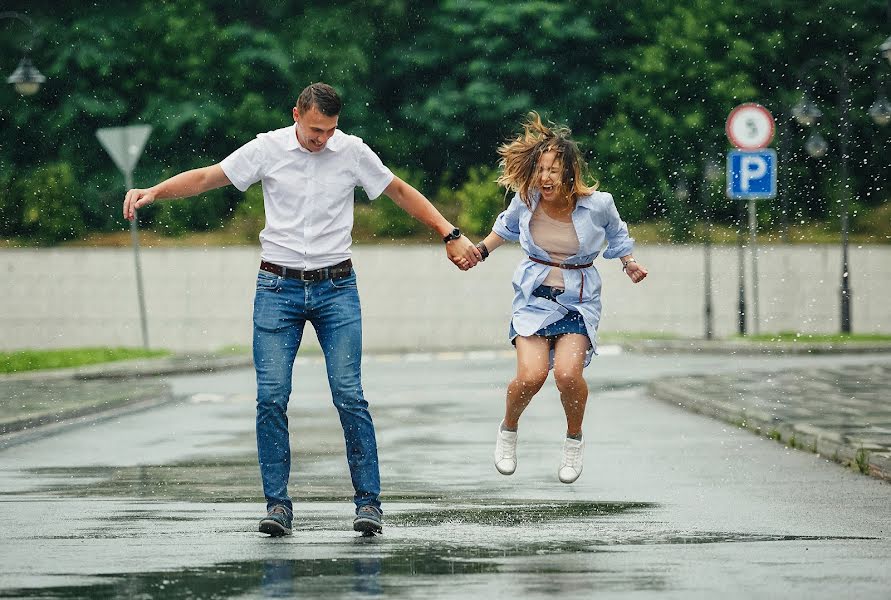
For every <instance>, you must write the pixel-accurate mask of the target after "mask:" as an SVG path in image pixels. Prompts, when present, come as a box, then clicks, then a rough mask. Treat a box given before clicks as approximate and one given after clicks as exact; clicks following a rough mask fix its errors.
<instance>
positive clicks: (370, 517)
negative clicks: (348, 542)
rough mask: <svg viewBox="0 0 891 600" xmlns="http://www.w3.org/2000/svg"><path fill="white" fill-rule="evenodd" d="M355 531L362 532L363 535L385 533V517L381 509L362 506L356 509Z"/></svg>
mask: <svg viewBox="0 0 891 600" xmlns="http://www.w3.org/2000/svg"><path fill="white" fill-rule="evenodd" d="M353 530H355V531H361V532H362V535H374V534H375V533H383V530H384V517H383V513H382V512H381V509H379V508H377V507H376V506H370V505H369V506H360V507H359V508H358V509H356V518H355V519H353Z"/></svg>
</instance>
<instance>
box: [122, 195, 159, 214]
mask: <svg viewBox="0 0 891 600" xmlns="http://www.w3.org/2000/svg"><path fill="white" fill-rule="evenodd" d="M155 195H156V192H154V191H152V188H149V189H146V190H143V189H139V188H134V189H132V190H130V191H129V192H127V195H126V196H125V197H124V218H125V219H127V220H128V221H132V220H133V219H135V218H136V209H139V208H142V207H143V206H148V205H149V204H151V203H152V202H154V201H155Z"/></svg>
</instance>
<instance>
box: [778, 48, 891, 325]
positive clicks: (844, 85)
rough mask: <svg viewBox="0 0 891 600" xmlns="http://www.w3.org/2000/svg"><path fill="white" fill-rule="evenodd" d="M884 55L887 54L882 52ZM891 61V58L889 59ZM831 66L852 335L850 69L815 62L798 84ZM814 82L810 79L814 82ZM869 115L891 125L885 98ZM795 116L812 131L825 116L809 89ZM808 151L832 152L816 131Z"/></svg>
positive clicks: (845, 314)
mask: <svg viewBox="0 0 891 600" xmlns="http://www.w3.org/2000/svg"><path fill="white" fill-rule="evenodd" d="M885 45H888V50H887V55H891V38H889V41H888V42H885V44H884V45H883V47H884V46H885ZM883 52H884V50H883ZM889 61H891V58H889ZM817 66H829V67H834V68H830V69H824V70H823V71H822V72H821V74H822V75H824V76H826V77H827V79H829V80H830V81H831V82H832V83H834V84H835V86H836V91H837V92H838V111H839V133H838V139H839V142H838V143H839V154H840V155H841V174H840V175H841V185H842V186H843V189H844V192H843V194H842V214H841V245H842V270H841V288H840V294H841V298H840V308H841V332H842V333H851V294H852V290H851V286H850V269H849V261H848V229H849V227H848V220H849V215H848V212H849V209H850V201H851V186H850V181H849V175H848V160H849V158H850V157H849V156H848V148H849V144H850V139H851V119H850V115H849V107H850V103H851V87H850V79H849V77H848V72H849V71H850V65H849V64H848V62H847V61H846V60H844V59H839V58H831V59H813V60H809V61H808V62H806V63H805V64H804V66H803V67H802V68H801V69H800V70H799V75H798V81H799V82H801V81H804V76H805V75H806V74H809V73H810V72H811V70H812V69H813V68H814V67H817ZM812 81H813V79H811V82H812ZM869 115H870V117H872V120H873V121H874V122H875V123H876V124H879V125H884V124H887V123H888V122H891V104H889V103H888V100H887V99H886V98H884V97H882V98H880V99H878V100H876V101H875V102H874V103H873V105H872V107H870V109H869ZM792 116H793V117H794V118H795V120H796V121H798V123H799V124H801V125H802V126H804V127H813V126H814V125H816V123H817V121H819V120H820V118H821V117H822V116H823V113H822V111H821V110H820V109H819V107H818V106H817V105H816V104H815V103H814V101H813V100H812V99H811V93H810V85H809V86H807V87H806V88H805V91H804V93H803V94H802V97H801V100H800V101H799V102H798V104H796V105H795V106H794V107H792ZM804 147H805V150H806V151H807V153H808V154H809V155H810V156H811V157H814V158H819V157H821V156H824V155H825V154H826V152H827V151H828V149H829V144H828V143H827V142H826V140H825V139H824V138H823V136H821V135H820V134H819V132H817V131H816V130H814V131H813V132H812V133H811V135H810V137H809V138H808V140H807V142H805V146H804Z"/></svg>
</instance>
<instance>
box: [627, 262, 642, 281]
mask: <svg viewBox="0 0 891 600" xmlns="http://www.w3.org/2000/svg"><path fill="white" fill-rule="evenodd" d="M625 274H626V275H628V277H629V278H631V281H633V282H634V283H640V282H641V281H643V280H644V278H645V277H646V276H647V270H646V269H645V268H644V267H643V266H641V265H640V264H638V263H637V262H633V261H632V262H629V263H628V264H627V265H625Z"/></svg>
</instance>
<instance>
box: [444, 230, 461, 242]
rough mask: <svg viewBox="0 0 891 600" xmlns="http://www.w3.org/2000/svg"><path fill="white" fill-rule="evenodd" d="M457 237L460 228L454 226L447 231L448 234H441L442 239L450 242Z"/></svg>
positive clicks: (459, 235) (459, 234)
mask: <svg viewBox="0 0 891 600" xmlns="http://www.w3.org/2000/svg"><path fill="white" fill-rule="evenodd" d="M459 237H461V230H460V229H458V228H457V227H455V228H454V229H452V230H451V231H450V232H449V234H448V235H446V236H443V238H442V241H443V242H451V241H452V240H457V239H458V238H459Z"/></svg>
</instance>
